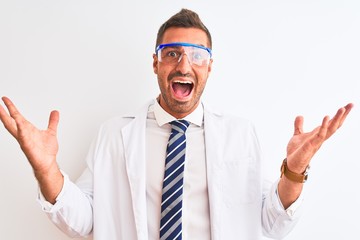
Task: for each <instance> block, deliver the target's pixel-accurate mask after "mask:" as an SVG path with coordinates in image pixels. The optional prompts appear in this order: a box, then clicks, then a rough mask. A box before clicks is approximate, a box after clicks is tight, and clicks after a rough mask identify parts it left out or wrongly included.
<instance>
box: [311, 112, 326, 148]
mask: <svg viewBox="0 0 360 240" xmlns="http://www.w3.org/2000/svg"><path fill="white" fill-rule="evenodd" d="M329 123H330V118H329V116H325V117H324V118H323V121H322V124H321V126H320V128H319V131H318V133H317V134H316V135H315V138H313V140H312V144H313V145H314V146H315V147H320V146H321V144H322V143H323V142H324V141H325V140H326V139H327V133H328V128H329Z"/></svg>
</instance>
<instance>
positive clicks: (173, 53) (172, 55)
mask: <svg viewBox="0 0 360 240" xmlns="http://www.w3.org/2000/svg"><path fill="white" fill-rule="evenodd" d="M178 56H179V53H178V52H176V51H168V52H167V53H166V57H169V58H178Z"/></svg>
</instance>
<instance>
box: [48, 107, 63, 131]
mask: <svg viewBox="0 0 360 240" xmlns="http://www.w3.org/2000/svg"><path fill="white" fill-rule="evenodd" d="M59 119H60V113H59V112H58V111H56V110H55V111H52V112H51V113H50V117H49V124H48V129H49V130H51V131H53V132H54V134H55V135H56V133H57V126H58V124H59Z"/></svg>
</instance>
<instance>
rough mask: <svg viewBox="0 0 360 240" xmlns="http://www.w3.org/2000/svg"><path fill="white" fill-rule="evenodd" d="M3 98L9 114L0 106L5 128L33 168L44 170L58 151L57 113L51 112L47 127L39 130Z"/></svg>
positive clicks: (54, 159) (53, 160) (51, 162)
mask: <svg viewBox="0 0 360 240" xmlns="http://www.w3.org/2000/svg"><path fill="white" fill-rule="evenodd" d="M3 100H4V102H5V104H6V106H7V108H8V110H9V114H10V115H8V114H7V113H6V112H5V110H4V109H3V108H2V107H1V106H0V119H1V121H2V122H3V124H4V126H5V128H6V129H7V130H8V131H9V132H10V133H11V134H12V135H13V136H14V138H15V139H16V140H17V141H18V143H19V145H20V147H21V149H22V150H23V152H24V153H25V155H26V157H27V159H28V160H29V162H30V164H31V165H32V167H33V169H34V170H35V171H46V170H47V169H48V168H49V167H50V166H51V165H52V164H53V163H54V162H55V161H56V154H57V152H58V141H57V137H56V128H57V124H58V120H59V113H58V112H56V111H53V112H51V114H50V119H49V126H48V129H46V130H39V129H37V128H36V127H35V126H34V125H32V124H31V123H30V122H28V121H27V120H26V119H25V118H24V117H23V116H22V115H21V114H20V113H19V111H18V110H17V109H16V107H15V105H14V104H13V103H12V102H11V101H10V100H9V99H8V98H3Z"/></svg>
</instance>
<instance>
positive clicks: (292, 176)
mask: <svg viewBox="0 0 360 240" xmlns="http://www.w3.org/2000/svg"><path fill="white" fill-rule="evenodd" d="M286 160H287V159H286V158H285V159H284V161H283V163H282V165H281V176H280V178H281V177H282V176H283V175H285V177H286V178H287V179H289V180H291V181H293V182H297V183H305V182H306V181H307V179H308V171H309V169H310V166H307V167H306V169H305V171H304V172H303V173H302V174H298V173H295V172H292V171H290V170H289V169H288V167H287V162H286Z"/></svg>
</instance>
